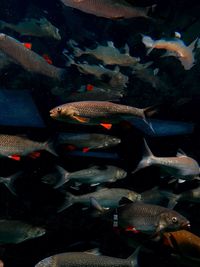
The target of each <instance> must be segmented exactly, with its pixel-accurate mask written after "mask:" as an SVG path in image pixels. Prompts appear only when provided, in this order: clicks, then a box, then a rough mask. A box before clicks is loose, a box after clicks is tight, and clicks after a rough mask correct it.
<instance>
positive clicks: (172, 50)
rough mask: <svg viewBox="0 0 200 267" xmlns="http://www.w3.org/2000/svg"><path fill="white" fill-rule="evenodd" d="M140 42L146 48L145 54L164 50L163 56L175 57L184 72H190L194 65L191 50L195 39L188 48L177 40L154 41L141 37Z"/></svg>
mask: <svg viewBox="0 0 200 267" xmlns="http://www.w3.org/2000/svg"><path fill="white" fill-rule="evenodd" d="M142 42H143V44H144V45H145V46H146V47H147V48H148V52H147V54H149V53H150V52H151V51H152V50H153V49H166V50H167V52H166V53H165V54H164V55H163V56H164V57H166V56H174V57H176V58H177V59H178V60H179V61H180V62H181V64H182V66H183V67H184V69H185V70H190V69H191V68H192V67H193V66H194V65H195V57H194V53H193V50H194V48H195V44H196V42H197V39H196V40H194V41H193V42H192V43H191V44H190V45H189V46H186V45H185V43H184V42H183V41H182V40H180V39H178V38H175V39H172V40H169V41H168V40H164V39H160V40H156V41H154V40H153V39H152V38H151V37H149V36H146V35H143V37H142Z"/></svg>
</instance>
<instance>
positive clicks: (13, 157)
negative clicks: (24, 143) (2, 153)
mask: <svg viewBox="0 0 200 267" xmlns="http://www.w3.org/2000/svg"><path fill="white" fill-rule="evenodd" d="M9 158H10V159H13V160H16V161H20V160H21V156H19V155H11V156H9Z"/></svg>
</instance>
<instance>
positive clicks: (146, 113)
mask: <svg viewBox="0 0 200 267" xmlns="http://www.w3.org/2000/svg"><path fill="white" fill-rule="evenodd" d="M157 112H158V105H154V106H150V107H147V108H145V109H144V116H145V117H151V116H153V115H154V114H156V113H157Z"/></svg>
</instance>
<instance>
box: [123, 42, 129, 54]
mask: <svg viewBox="0 0 200 267" xmlns="http://www.w3.org/2000/svg"><path fill="white" fill-rule="evenodd" d="M124 49H125V54H126V55H129V54H130V49H129V46H128V44H125V46H124Z"/></svg>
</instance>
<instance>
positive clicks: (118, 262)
mask: <svg viewBox="0 0 200 267" xmlns="http://www.w3.org/2000/svg"><path fill="white" fill-rule="evenodd" d="M138 252H139V248H138V249H136V251H135V252H134V254H133V255H131V256H130V257H129V258H127V259H120V258H114V257H108V256H102V255H101V256H97V255H93V254H91V253H86V252H67V253H62V254H57V255H53V256H50V257H48V258H45V259H44V260H42V261H40V262H38V263H37V264H36V265H35V267H61V266H62V267H67V266H69V267H80V266H83V267H138V263H137V254H138Z"/></svg>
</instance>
